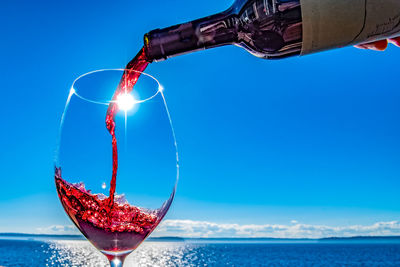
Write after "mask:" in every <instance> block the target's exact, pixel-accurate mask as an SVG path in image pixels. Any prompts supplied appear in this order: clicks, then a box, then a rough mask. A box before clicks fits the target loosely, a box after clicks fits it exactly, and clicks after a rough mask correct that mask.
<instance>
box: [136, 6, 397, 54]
mask: <svg viewBox="0 0 400 267" xmlns="http://www.w3.org/2000/svg"><path fill="white" fill-rule="evenodd" d="M399 35H400V0H236V1H235V3H234V4H233V5H232V6H231V7H230V8H229V9H228V10H226V11H224V12H221V13H219V14H216V15H212V16H209V17H205V18H202V19H198V20H194V21H191V22H188V23H183V24H179V25H175V26H172V27H168V28H164V29H156V30H153V31H151V32H149V33H147V34H146V35H145V37H144V41H145V47H146V56H147V58H148V59H149V60H150V61H161V60H165V59H167V58H170V57H174V56H177V55H181V54H186V53H191V52H194V51H198V50H203V49H208V48H213V47H218V46H223V45H229V44H233V45H236V46H240V47H242V48H244V49H246V50H247V51H249V52H250V53H252V54H253V55H255V56H257V57H260V58H266V59H276V58H283V57H288V56H293V55H306V54H310V53H315V52H319V51H323V50H327V49H332V48H339V47H344V46H348V45H355V44H361V43H366V42H371V41H375V40H380V39H385V38H388V37H395V36H399Z"/></svg>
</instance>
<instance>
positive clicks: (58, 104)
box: [0, 0, 400, 235]
mask: <svg viewBox="0 0 400 267" xmlns="http://www.w3.org/2000/svg"><path fill="white" fill-rule="evenodd" d="M230 4H231V1H225V0H222V1H209V0H204V1H201V3H199V1H184V0H177V1H172V2H171V1H168V2H166V1H158V0H157V1H152V2H151V3H149V2H146V1H141V2H138V1H112V2H110V1H96V2H95V3H94V2H91V1H83V2H82V1H57V2H54V1H34V2H32V1H18V0H17V1H8V0H6V1H1V4H0V25H1V26H0V33H1V42H0V58H1V61H0V75H1V76H0V77H1V82H2V90H1V92H2V94H3V96H2V98H3V102H2V109H3V111H4V115H3V116H2V122H1V131H0V146H1V148H2V149H1V151H2V152H1V153H0V160H1V162H2V163H1V164H0V173H1V178H0V179H1V184H2V190H1V194H0V210H1V216H0V218H1V219H0V232H16V231H18V232H38V231H45V230H46V229H52V228H51V227H50V226H54V225H59V226H65V225H70V224H71V223H70V221H69V219H68V218H67V217H66V215H65V214H64V212H63V210H62V208H61V205H60V203H59V201H58V199H57V196H56V191H55V188H54V183H53V175H52V172H53V158H54V150H55V144H56V138H57V131H58V125H59V120H60V116H61V113H62V110H63V106H64V104H65V101H66V98H67V96H68V89H69V87H70V86H71V84H72V82H73V80H74V79H75V78H76V77H77V76H79V75H81V74H83V73H86V72H88V71H92V70H96V69H103V68H121V67H123V66H124V65H125V64H126V63H127V62H128V61H129V60H130V59H131V58H132V57H133V56H134V55H135V54H136V52H137V51H138V50H139V48H140V47H141V45H142V36H143V34H144V33H146V32H148V31H150V30H152V29H154V28H160V27H165V26H169V25H173V24H176V23H180V22H185V21H188V20H191V19H196V18H199V17H202V16H206V15H209V14H213V13H216V12H219V11H222V10H224V9H225V8H227V7H228V6H229V5H230ZM399 56H400V49H396V48H394V47H393V46H390V47H389V49H388V50H387V51H386V52H383V53H379V52H374V51H366V50H358V49H355V48H344V49H338V50H334V51H329V52H324V53H320V54H316V55H310V56H305V57H295V58H291V59H286V60H280V61H267V60H261V59H258V58H255V57H253V56H252V55H250V54H248V53H247V52H246V51H244V50H243V49H241V48H238V47H234V46H231V47H222V48H218V49H213V50H209V51H202V52H197V53H194V54H191V55H185V56H181V57H177V58H174V59H171V60H168V61H165V62H161V63H156V64H151V66H150V67H149V68H148V69H147V72H149V73H151V74H153V75H155V76H157V77H158V79H159V80H160V81H161V83H162V84H163V86H164V87H165V95H166V99H167V102H168V105H169V107H170V112H171V115H172V118H173V121H174V125H175V130H176V134H177V139H178V144H179V150H180V158H181V180H180V183H179V187H178V194H177V197H176V199H175V203H174V204H173V206H172V210H171V211H170V213H169V214H168V216H167V218H168V219H169V222H171V223H173V222H175V223H178V224H179V223H182V220H189V221H186V222H187V224H188V225H193V224H195V225H196V223H200V222H203V223H215V224H216V225H219V226H221V225H227V224H228V225H232V224H237V225H259V226H261V225H282V226H287V227H292V226H293V225H313V226H315V225H327V226H330V227H344V228H346V227H350V226H353V225H363V226H365V227H367V226H373V225H375V224H376V223H377V222H394V221H399V220H400V198H399V197H398V188H400V179H399V175H400V164H399V162H400V153H399V151H400V142H399V141H400V139H399V134H400V127H399V124H398V122H399V114H400V112H399V111H400V107H399V105H398V103H399V100H400V93H399V91H398V80H397V77H398V73H397V70H398V62H397V58H399ZM184 222H185V221H184ZM394 225H395V229H399V226H398V224H396V223H395V224H394ZM49 227H50V228H49ZM396 227H397V228H396ZM53 228H54V227H53ZM59 228H60V227H59ZM61 228H62V227H61ZM54 229H57V227H56V228H54ZM63 229H64V228H63ZM183 229H186V228H183ZM371 229H375V228H373V227H372V228H371ZM201 231H203V230H201ZM204 231H206V230H204ZM371 231H372V233H375V232H373V231H375V230H371ZM249 235H252V234H251V233H250V234H249ZM270 235H272V234H270Z"/></svg>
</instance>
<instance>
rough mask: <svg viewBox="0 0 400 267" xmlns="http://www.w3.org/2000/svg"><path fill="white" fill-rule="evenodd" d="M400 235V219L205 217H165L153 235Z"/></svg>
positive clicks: (283, 236)
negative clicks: (240, 220) (238, 220)
mask: <svg viewBox="0 0 400 267" xmlns="http://www.w3.org/2000/svg"><path fill="white" fill-rule="evenodd" d="M360 235H362V236H381V235H383V236H385V235H400V221H392V222H378V223H375V224H372V225H351V226H341V227H333V226H325V225H309V224H300V223H298V222H296V223H294V222H293V221H292V225H280V224H264V225H257V224H248V225H239V224H223V223H213V222H206V221H191V220H166V221H164V222H163V223H161V224H160V226H159V227H158V229H157V230H156V232H155V235H154V236H180V237H275V238H321V237H331V236H336V237H349V236H360Z"/></svg>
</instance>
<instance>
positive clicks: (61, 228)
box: [36, 225, 79, 235]
mask: <svg viewBox="0 0 400 267" xmlns="http://www.w3.org/2000/svg"><path fill="white" fill-rule="evenodd" d="M36 231H37V232H38V233H39V234H55V235H75V234H79V231H78V229H77V228H76V226H75V225H51V226H48V227H44V228H37V229H36Z"/></svg>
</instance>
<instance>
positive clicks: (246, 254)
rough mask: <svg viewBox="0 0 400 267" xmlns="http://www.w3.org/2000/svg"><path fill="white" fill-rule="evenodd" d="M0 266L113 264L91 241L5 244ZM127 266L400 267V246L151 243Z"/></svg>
mask: <svg viewBox="0 0 400 267" xmlns="http://www.w3.org/2000/svg"><path fill="white" fill-rule="evenodd" d="M0 266H7V267H8V266H108V263H107V260H106V258H105V257H104V256H102V255H101V254H100V252H98V251H97V250H96V249H95V248H94V247H93V246H92V245H91V244H90V243H89V242H87V241H75V240H74V241H70V240H62V241H34V240H0ZM125 266H126V267H128V266H400V244H399V243H393V244H390V243H386V244H384V243H375V244H374V243H354V244H352V243H347V244H346V243H185V242H145V243H144V244H143V245H142V246H141V247H140V248H139V249H137V250H136V251H135V252H134V253H132V255H130V256H129V257H128V258H127V260H126V264H125Z"/></svg>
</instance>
